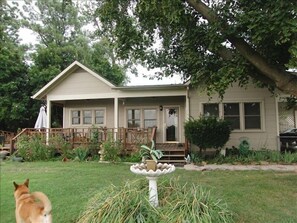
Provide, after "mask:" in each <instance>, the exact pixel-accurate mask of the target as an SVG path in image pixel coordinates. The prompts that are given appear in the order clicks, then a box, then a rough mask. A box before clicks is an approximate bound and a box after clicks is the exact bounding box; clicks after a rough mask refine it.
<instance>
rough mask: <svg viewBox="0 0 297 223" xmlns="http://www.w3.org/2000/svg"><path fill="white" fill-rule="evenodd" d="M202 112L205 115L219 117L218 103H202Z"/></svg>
mask: <svg viewBox="0 0 297 223" xmlns="http://www.w3.org/2000/svg"><path fill="white" fill-rule="evenodd" d="M203 114H204V115H205V116H216V117H219V104H217V103H212V104H203Z"/></svg>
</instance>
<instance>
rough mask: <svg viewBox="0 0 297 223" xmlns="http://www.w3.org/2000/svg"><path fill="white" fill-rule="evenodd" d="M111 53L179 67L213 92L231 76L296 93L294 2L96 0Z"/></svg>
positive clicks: (165, 67) (171, 69)
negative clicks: (113, 49) (115, 51)
mask: <svg viewBox="0 0 297 223" xmlns="http://www.w3.org/2000/svg"><path fill="white" fill-rule="evenodd" d="M97 3H98V4H97V10H96V17H97V18H98V20H99V22H98V24H99V25H98V29H99V30H100V33H104V34H105V35H106V36H108V37H109V38H110V39H111V41H113V42H114V43H115V44H116V46H117V56H119V57H120V58H123V59H127V60H131V59H133V60H138V61H141V62H143V63H144V64H146V65H147V66H148V67H149V68H156V67H159V68H162V69H163V71H164V72H163V73H160V74H159V75H166V76H168V75H171V74H173V73H180V74H181V75H183V77H184V79H185V80H190V81H191V83H192V85H193V86H198V85H199V86H201V85H204V86H205V87H206V88H207V90H208V92H213V91H216V92H218V93H220V94H221V95H222V94H223V93H224V91H225V89H226V88H227V87H229V86H230V85H231V84H232V83H234V82H235V81H237V82H238V83H239V84H240V85H241V86H242V85H245V84H247V83H248V81H249V80H250V79H252V80H253V81H255V82H257V83H258V84H260V85H262V86H266V87H268V88H270V89H275V88H278V89H279V90H281V91H283V92H285V93H288V94H291V95H295V96H297V76H296V75H295V74H294V73H293V72H290V71H289V69H290V68H296V66H297V60H296V59H297V1H293V0H274V1H271V0H254V1H250V0H238V1H234V0H203V1H202V0H162V1H159V0H121V1H119V0H100V1H97Z"/></svg>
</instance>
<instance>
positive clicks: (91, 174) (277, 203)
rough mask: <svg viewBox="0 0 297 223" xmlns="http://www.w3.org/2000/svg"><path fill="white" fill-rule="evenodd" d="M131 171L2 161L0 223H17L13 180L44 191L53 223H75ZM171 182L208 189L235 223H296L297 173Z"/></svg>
mask: <svg viewBox="0 0 297 223" xmlns="http://www.w3.org/2000/svg"><path fill="white" fill-rule="evenodd" d="M129 167H130V166H129V165H128V164H123V163H121V164H107V163H105V164H103V163H97V162H81V163H80V162H66V163H63V162H59V161H56V162H32V163H16V162H10V161H6V162H2V163H1V164H0V168H1V182H0V183H1V184H0V186H1V187H0V192H1V193H0V200H1V201H0V202H1V203H0V222H3V223H4V222H5V223H6V222H7V223H11V222H15V219H14V206H15V204H14V198H13V184H12V182H13V181H16V182H18V183H21V182H23V181H24V180H25V179H26V178H30V188H31V191H38V190H40V191H43V192H44V193H46V194H47V195H48V197H49V198H50V200H51V201H52V205H53V216H54V222H55V223H71V222H75V221H76V219H77V217H78V216H79V214H80V213H81V212H82V211H83V210H84V209H85V207H86V205H87V203H88V201H89V199H90V198H91V197H92V196H94V195H95V194H96V193H97V192H99V191H100V190H104V188H106V187H107V186H109V185H111V184H113V185H115V186H120V185H122V184H123V183H124V182H126V181H129V180H133V179H138V178H139V177H140V176H136V175H134V174H132V173H131V172H130V170H129ZM166 177H168V178H170V177H174V178H179V181H180V182H181V183H185V182H188V183H195V184H200V185H202V186H204V187H206V188H208V189H209V190H211V194H213V195H214V196H216V197H219V198H221V199H223V201H225V202H226V203H227V204H228V206H229V209H230V210H231V211H233V212H234V214H235V222H242V223H243V222H244V223H256V222H263V223H264V222H270V223H273V222H278V223H281V222H283V223H285V222H286V223H289V222H290V223H293V222H297V215H296V210H297V173H292V172H273V171H267V172H266V171H232V172H231V171H204V172H197V171H186V170H183V169H177V170H176V171H175V172H174V173H172V174H170V175H168V176H166ZM163 178H164V177H162V178H160V179H159V180H162V179H163Z"/></svg>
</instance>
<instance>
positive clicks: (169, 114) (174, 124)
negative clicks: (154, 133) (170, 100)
mask: <svg viewBox="0 0 297 223" xmlns="http://www.w3.org/2000/svg"><path fill="white" fill-rule="evenodd" d="M164 122H165V126H164V127H165V141H167V142H177V141H179V108H178V107H165V108H164Z"/></svg>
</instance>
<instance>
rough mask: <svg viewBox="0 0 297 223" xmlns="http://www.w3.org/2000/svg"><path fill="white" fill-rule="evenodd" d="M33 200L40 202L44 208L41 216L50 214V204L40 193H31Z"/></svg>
mask: <svg viewBox="0 0 297 223" xmlns="http://www.w3.org/2000/svg"><path fill="white" fill-rule="evenodd" d="M31 195H32V196H33V197H34V198H35V199H37V200H40V201H41V202H42V204H43V206H44V209H43V214H44V215H49V214H51V212H52V204H51V202H50V200H49V199H48V197H47V196H46V195H45V194H44V193H42V192H33V193H32V194H31Z"/></svg>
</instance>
